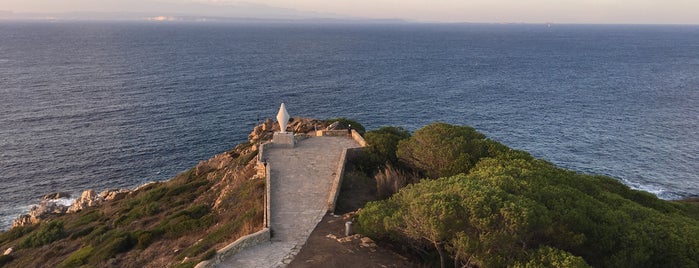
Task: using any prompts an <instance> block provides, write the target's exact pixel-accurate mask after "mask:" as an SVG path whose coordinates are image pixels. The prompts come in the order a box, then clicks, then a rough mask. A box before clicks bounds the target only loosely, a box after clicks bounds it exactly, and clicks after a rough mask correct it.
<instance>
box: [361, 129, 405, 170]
mask: <svg viewBox="0 0 699 268" xmlns="http://www.w3.org/2000/svg"><path fill="white" fill-rule="evenodd" d="M408 138H410V132H408V131H407V130H405V129H402V128H399V127H382V128H380V129H378V130H372V131H369V132H367V133H366V134H365V135H364V140H366V142H367V144H368V145H367V147H365V148H364V151H363V154H364V155H363V157H365V158H366V161H367V162H368V163H367V164H368V165H370V168H372V169H373V170H372V171H375V170H376V168H378V167H379V166H380V165H384V164H390V165H393V166H396V165H398V157H397V156H396V150H398V143H399V142H400V141H402V140H405V139H408Z"/></svg>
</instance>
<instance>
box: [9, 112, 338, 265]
mask: <svg viewBox="0 0 699 268" xmlns="http://www.w3.org/2000/svg"><path fill="white" fill-rule="evenodd" d="M329 125H330V124H329V123H328V122H324V121H320V120H315V119H309V118H292V119H291V120H290V123H289V125H288V127H287V129H288V130H290V131H294V132H295V133H306V132H310V131H313V130H315V129H317V128H323V129H327V128H328V126H329ZM331 127H337V124H335V125H334V126H331ZM278 130H279V125H278V124H277V123H274V122H273V121H272V120H270V119H267V120H265V121H264V122H263V123H261V124H260V125H258V126H256V127H255V128H254V129H253V131H252V132H251V133H250V135H249V136H248V141H247V142H244V143H241V144H239V145H237V146H236V147H235V148H233V149H231V150H229V151H226V152H224V153H221V154H218V155H215V156H214V157H212V158H211V159H208V160H206V161H201V162H200V163H199V164H198V165H196V166H195V167H193V168H191V169H190V170H188V171H185V172H183V173H181V174H179V175H177V176H176V177H174V178H173V179H171V180H169V181H163V182H151V183H147V184H144V185H141V186H139V187H137V188H135V189H112V190H104V191H102V192H100V193H98V192H97V191H95V190H85V191H84V192H83V193H82V194H81V196H80V197H78V198H76V199H75V200H74V201H72V202H67V201H68V200H70V199H68V198H70V196H69V195H68V194H66V193H54V194H47V195H46V196H44V197H43V198H42V201H41V202H40V203H39V204H37V205H36V206H33V207H32V208H31V210H30V211H29V213H28V214H26V215H22V216H20V217H18V218H17V219H16V220H15V222H14V223H13V227H12V228H11V229H10V230H8V231H7V232H4V233H1V234H0V250H1V251H2V252H4V253H5V254H3V255H0V267H78V266H82V265H91V266H98V267H174V266H176V267H193V266H194V265H196V264H197V263H199V262H200V261H203V260H206V259H208V258H210V257H212V256H213V255H214V254H215V252H216V250H217V249H220V248H222V247H224V246H225V245H228V244H230V243H232V242H234V241H235V240H236V239H238V238H240V237H242V236H245V235H248V234H251V233H254V232H256V231H259V230H261V229H262V227H263V217H264V216H263V213H264V208H263V204H264V201H263V198H264V189H265V182H264V179H262V178H260V177H258V176H257V171H256V164H257V161H256V157H257V155H258V149H259V148H258V147H259V144H260V143H261V142H264V141H266V140H269V139H271V138H272V134H273V132H274V131H278Z"/></svg>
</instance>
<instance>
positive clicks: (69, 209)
mask: <svg viewBox="0 0 699 268" xmlns="http://www.w3.org/2000/svg"><path fill="white" fill-rule="evenodd" d="M343 127H344V126H341V125H340V123H339V122H337V121H336V122H332V124H329V125H328V123H327V122H323V121H321V120H317V119H313V118H304V117H294V118H291V120H289V125H288V126H287V130H289V131H292V132H294V133H307V132H310V131H314V130H319V129H322V130H336V129H338V128H343ZM275 130H276V131H278V130H279V124H277V123H275V122H274V121H272V119H269V118H267V119H266V120H265V121H264V122H262V123H261V124H260V125H257V126H255V128H254V129H253V131H252V132H251V133H250V135H248V140H249V142H250V143H252V144H255V143H257V142H259V141H260V140H269V139H271V138H272V134H273V133H274V131H275ZM153 183H156V182H148V183H145V184H143V185H140V186H138V187H136V188H134V189H111V190H104V191H102V192H100V193H97V192H96V191H95V190H92V189H88V190H85V191H83V192H82V194H81V195H80V197H77V198H75V200H73V201H72V202H70V204H66V201H69V200H71V199H73V196H72V195H71V194H70V193H67V192H56V193H50V194H46V195H44V196H43V197H42V198H41V201H40V202H39V204H36V205H33V206H32V207H31V208H30V209H29V213H27V214H23V215H20V216H18V217H17V218H16V219H15V220H14V221H13V222H12V226H11V227H10V229H12V228H15V227H22V226H29V225H33V224H37V223H39V222H41V221H42V220H44V219H47V218H49V217H55V216H59V215H63V214H68V213H75V212H78V211H80V210H83V209H85V208H88V207H94V206H99V205H102V204H104V203H105V202H109V201H117V200H121V199H123V198H125V197H127V196H129V195H135V194H136V193H137V192H138V191H139V190H140V189H142V188H143V187H145V186H148V185H150V184H153Z"/></svg>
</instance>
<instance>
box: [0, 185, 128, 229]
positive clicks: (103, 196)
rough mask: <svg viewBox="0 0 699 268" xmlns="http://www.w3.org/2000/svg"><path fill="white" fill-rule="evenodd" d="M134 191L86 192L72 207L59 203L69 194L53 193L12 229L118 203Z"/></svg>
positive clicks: (13, 224) (17, 221)
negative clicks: (108, 202)
mask: <svg viewBox="0 0 699 268" xmlns="http://www.w3.org/2000/svg"><path fill="white" fill-rule="evenodd" d="M131 192H132V191H130V190H126V189H120V190H105V191H102V193H100V194H97V192H95V191H94V190H86V191H84V192H83V193H82V194H81V195H80V198H78V199H76V200H75V201H73V203H72V204H71V205H70V206H66V205H64V204H61V203H60V202H57V200H58V199H62V198H69V197H70V194H69V193H63V192H59V193H53V194H47V195H44V196H43V197H42V200H41V202H39V204H37V205H35V206H32V208H31V209H30V210H29V214H24V215H20V216H19V217H17V219H15V220H14V221H13V222H12V227H11V228H15V227H20V226H27V225H32V224H37V223H39V222H40V221H41V220H43V219H46V218H47V217H49V216H50V215H57V214H65V213H74V212H78V211H80V210H83V209H85V208H88V207H93V206H98V205H101V204H102V203H104V202H105V201H116V200H120V199H123V198H125V197H126V196H127V195H129V193H131Z"/></svg>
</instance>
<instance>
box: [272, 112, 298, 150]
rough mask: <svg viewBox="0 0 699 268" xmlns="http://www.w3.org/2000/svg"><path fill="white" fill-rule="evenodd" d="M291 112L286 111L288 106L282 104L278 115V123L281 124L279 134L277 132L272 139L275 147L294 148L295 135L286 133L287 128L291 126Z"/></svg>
mask: <svg viewBox="0 0 699 268" xmlns="http://www.w3.org/2000/svg"><path fill="white" fill-rule="evenodd" d="M289 118H290V117H289V112H287V111H286V105H284V103H283V102H282V105H281V106H280V107H279V112H278V113H277V123H279V132H275V133H274V136H273V137H272V143H273V144H274V145H275V146H285V147H294V133H293V132H286V126H287V125H288V124H289Z"/></svg>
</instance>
